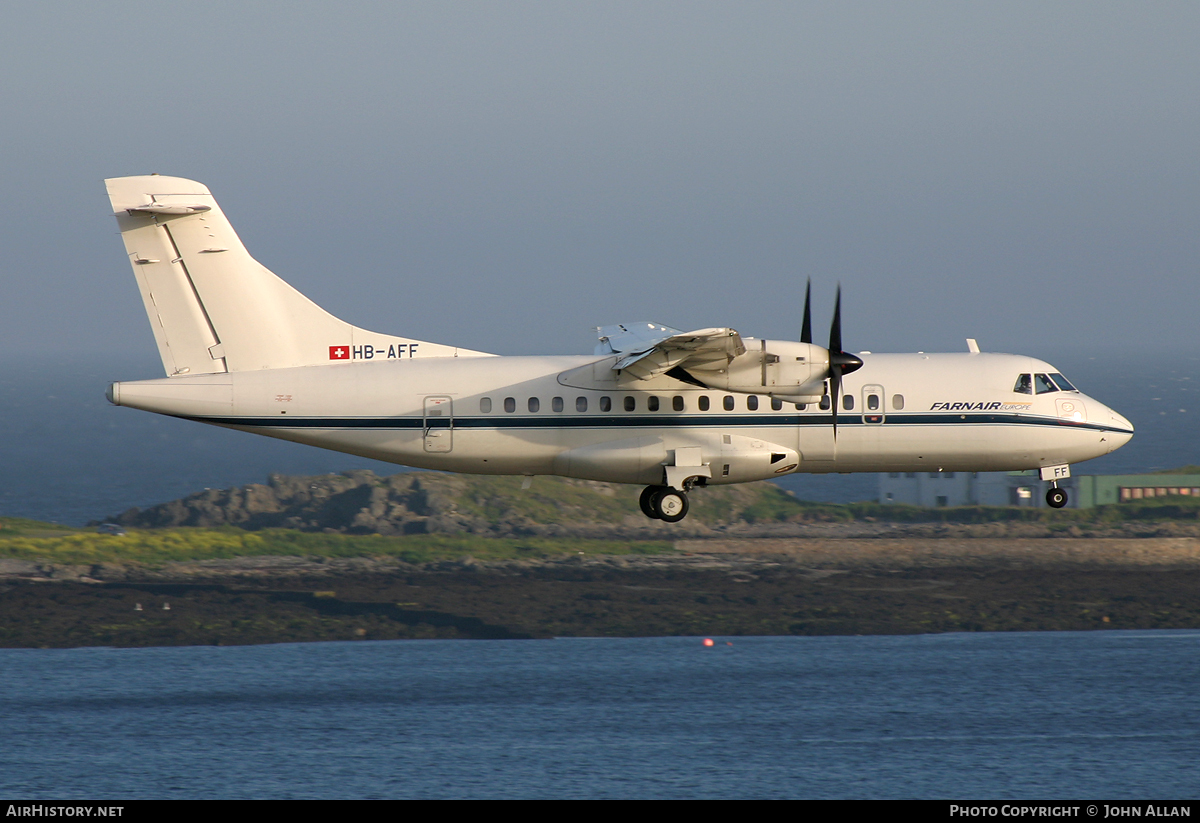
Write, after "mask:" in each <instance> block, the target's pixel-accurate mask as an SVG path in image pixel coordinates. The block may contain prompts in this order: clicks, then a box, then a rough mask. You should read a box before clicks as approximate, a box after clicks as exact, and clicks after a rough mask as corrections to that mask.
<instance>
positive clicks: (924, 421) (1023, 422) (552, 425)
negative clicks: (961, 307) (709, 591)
mask: <svg viewBox="0 0 1200 823" xmlns="http://www.w3.org/2000/svg"><path fill="white" fill-rule="evenodd" d="M180 416H181V417H185V418H186V419H188V420H195V421H198V422H202V423H216V424H218V425H222V426H250V427H254V428H282V429H424V428H426V427H428V428H447V427H449V426H450V425H451V423H453V427H454V428H456V429H606V428H613V429H626V428H653V429H661V428H726V427H747V428H772V427H782V426H829V425H830V424H831V423H832V418H831V417H830V416H829V415H824V414H752V415H750V414H740V415H720V414H717V415H712V414H706V415H701V414H684V415H678V414H655V415H636V414H621V413H619V412H617V413H612V414H607V415H583V414H570V413H561V412H556V413H550V414H540V415H505V416H496V415H491V416H487V417H483V416H470V417H468V416H456V417H453V418H446V417H431V418H428V419H426V418H423V417H411V416H405V417H286V416H283V415H280V416H279V417H225V416H222V417H209V416H194V415H180ZM837 423H838V426H864V427H869V428H883V429H886V428H893V427H896V426H947V425H967V426H980V425H983V426H1055V427H1062V428H1069V429H1083V430H1087V431H1097V432H1117V433H1121V434H1131V432H1129V431H1128V430H1126V429H1121V428H1116V427H1114V426H1102V425H1099V424H1096V423H1082V422H1076V421H1074V420H1065V419H1061V418H1057V417H1037V416H1032V415H1021V414H962V413H951V414H889V415H888V416H887V417H886V418H884V420H883V421H882V422H866V421H864V419H863V415H861V414H842V415H838V419H837Z"/></svg>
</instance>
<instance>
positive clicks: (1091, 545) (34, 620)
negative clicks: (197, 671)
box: [0, 537, 1200, 648]
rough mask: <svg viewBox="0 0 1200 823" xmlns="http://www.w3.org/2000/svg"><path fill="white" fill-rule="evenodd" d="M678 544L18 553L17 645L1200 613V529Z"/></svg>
mask: <svg viewBox="0 0 1200 823" xmlns="http://www.w3.org/2000/svg"><path fill="white" fill-rule="evenodd" d="M675 547H676V548H675V551H674V552H672V553H669V554H653V555H576V556H567V557H563V558H550V559H538V560H534V559H530V560H502V561H477V560H473V559H471V558H464V559H461V560H449V561H437V562H431V563H424V564H419V565H418V564H409V563H405V562H403V561H400V560H397V559H394V558H318V557H285V556H276V557H243V558H235V559H230V560H208V561H182V562H174V563H168V564H164V565H163V566H161V567H158V568H150V567H138V566H133V565H118V564H103V563H102V564H94V565H91V566H80V565H70V566H68V565H55V564H47V563H37V562H35V561H24V560H0V647H6V648H71V647H82V646H117V647H122V646H176V645H246V644H257V643H279V642H314V641H323V640H354V639H360V640H383V639H417V638H434V637H437V638H548V637H556V636H557V637H566V636H592V637H639V636H678V635H687V636H692V635H717V636H739V635H850V634H876V635H877V634H926V633H940V632H952V631H1062V630H1067V631H1078V630H1096V629H1151V628H1153V629H1171V628H1188V629H1192V628H1200V538H1193V537H1157V538H1155V537H1148V538H1140V539H1136V538H1135V539H1119V538H1101V539H1092V538H1061V539H1046V538H1040V539H1017V538H1007V539H1004V538H999V539H995V538H976V539H946V540H928V539H926V540H914V539H878V538H874V539H844V538H843V539H816V540H797V539H792V538H751V539H732V540H729V539H725V540H722V539H713V540H680V541H677V542H676V544H675ZM139 605H140V607H141V608H140V610H139V609H138V606H139ZM164 606H167V607H168V608H164Z"/></svg>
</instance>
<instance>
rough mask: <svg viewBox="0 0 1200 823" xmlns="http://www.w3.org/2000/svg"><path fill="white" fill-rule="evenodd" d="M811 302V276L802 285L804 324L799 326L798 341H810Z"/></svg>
mask: <svg viewBox="0 0 1200 823" xmlns="http://www.w3.org/2000/svg"><path fill="white" fill-rule="evenodd" d="M811 302H812V278H811V277H810V278H808V285H807V286H805V287H804V325H803V326H801V327H800V342H801V343H811V342H812V310H811V309H810V308H809V306H810V304H811Z"/></svg>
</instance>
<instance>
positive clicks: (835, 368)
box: [804, 285, 863, 441]
mask: <svg viewBox="0 0 1200 823" xmlns="http://www.w3.org/2000/svg"><path fill="white" fill-rule="evenodd" d="M808 325H809V323H808V299H807V297H806V298H805V301H804V326H805V328H806V329H807V328H808ZM810 333H811V332H810ZM805 342H811V341H805ZM862 364H863V361H862V358H860V357H859V356H858V355H856V354H851V353H849V352H846V351H843V350H842V287H841V286H840V285H839V286H838V290H837V302H835V303H834V304H833V323H832V325H830V327H829V394H830V398H829V400H830V402H831V404H832V407H833V439H834V440H835V441H836V440H837V416H838V407H839V406H840V405H841V401H842V377H844V376H845V375H847V374H850V373H851V372H854V371H858V370H859V369H861V368H862Z"/></svg>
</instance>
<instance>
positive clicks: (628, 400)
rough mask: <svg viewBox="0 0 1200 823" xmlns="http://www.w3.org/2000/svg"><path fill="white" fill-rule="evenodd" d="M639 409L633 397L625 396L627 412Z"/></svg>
mask: <svg viewBox="0 0 1200 823" xmlns="http://www.w3.org/2000/svg"><path fill="white" fill-rule="evenodd" d="M636 408H637V400H635V399H634V398H633V396H632V395H628V394H627V395H625V411H633V410H634V409H636Z"/></svg>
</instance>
